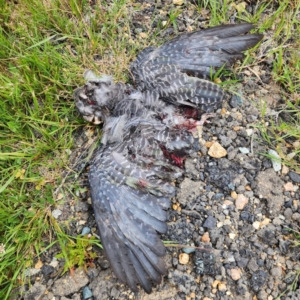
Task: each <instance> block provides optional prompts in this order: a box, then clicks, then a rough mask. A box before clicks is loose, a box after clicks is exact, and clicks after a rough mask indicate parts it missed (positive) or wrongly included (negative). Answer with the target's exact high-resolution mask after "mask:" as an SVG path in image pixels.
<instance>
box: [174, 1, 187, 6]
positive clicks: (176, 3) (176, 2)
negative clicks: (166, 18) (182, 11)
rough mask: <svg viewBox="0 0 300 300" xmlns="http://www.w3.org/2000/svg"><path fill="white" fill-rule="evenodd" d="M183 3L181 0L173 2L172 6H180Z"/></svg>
mask: <svg viewBox="0 0 300 300" xmlns="http://www.w3.org/2000/svg"><path fill="white" fill-rule="evenodd" d="M183 3H184V1H183V0H173V4H175V5H178V6H180V5H182V4H183Z"/></svg>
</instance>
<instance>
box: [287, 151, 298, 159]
mask: <svg viewBox="0 0 300 300" xmlns="http://www.w3.org/2000/svg"><path fill="white" fill-rule="evenodd" d="M295 155H296V152H291V153H289V154H287V156H286V159H287V161H291V160H292V159H293V158H294V157H295Z"/></svg>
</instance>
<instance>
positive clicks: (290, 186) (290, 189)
mask: <svg viewBox="0 0 300 300" xmlns="http://www.w3.org/2000/svg"><path fill="white" fill-rule="evenodd" d="M283 187H284V190H285V191H286V192H293V191H294V185H293V183H292V182H287V183H286V184H285V185H284V186H283Z"/></svg>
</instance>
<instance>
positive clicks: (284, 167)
mask: <svg viewBox="0 0 300 300" xmlns="http://www.w3.org/2000/svg"><path fill="white" fill-rule="evenodd" d="M288 172H289V168H288V167H287V166H286V165H283V166H282V169H281V174H282V175H286V174H287V173H288Z"/></svg>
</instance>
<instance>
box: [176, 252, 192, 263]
mask: <svg viewBox="0 0 300 300" xmlns="http://www.w3.org/2000/svg"><path fill="white" fill-rule="evenodd" d="M189 259H190V257H189V255H188V254H186V253H180V254H179V262H180V263H181V264H182V265H186V264H187V263H188V262H189Z"/></svg>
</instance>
